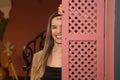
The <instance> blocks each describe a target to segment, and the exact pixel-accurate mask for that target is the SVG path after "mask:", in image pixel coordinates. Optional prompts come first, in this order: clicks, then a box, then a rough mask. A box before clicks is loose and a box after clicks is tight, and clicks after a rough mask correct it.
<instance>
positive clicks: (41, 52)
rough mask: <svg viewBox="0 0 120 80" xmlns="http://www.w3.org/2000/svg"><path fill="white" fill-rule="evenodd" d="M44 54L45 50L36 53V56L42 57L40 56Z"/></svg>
mask: <svg viewBox="0 0 120 80" xmlns="http://www.w3.org/2000/svg"><path fill="white" fill-rule="evenodd" d="M42 54H43V50H41V51H38V52H36V53H34V56H40V55H42Z"/></svg>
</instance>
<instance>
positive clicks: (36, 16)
mask: <svg viewBox="0 0 120 80" xmlns="http://www.w3.org/2000/svg"><path fill="white" fill-rule="evenodd" d="M60 3H61V0H13V7H12V10H11V13H10V20H9V23H8V25H7V28H6V31H5V34H4V39H3V41H4V42H6V41H11V42H13V43H14V45H15V48H16V52H15V54H14V55H13V56H12V61H13V64H14V67H15V70H16V72H17V75H18V76H24V75H25V72H24V71H23V70H22V66H23V65H25V62H24V60H23V57H22V50H23V47H24V45H25V44H26V43H27V42H28V41H30V40H31V39H33V38H34V37H35V36H36V35H37V34H39V33H40V32H41V31H43V30H44V29H45V28H46V26H47V22H48V18H49V16H50V15H51V14H52V12H54V11H55V10H57V8H58V6H59V4H60ZM2 60H3V61H2V63H3V65H5V63H6V60H7V58H6V56H4V55H2ZM10 74H11V73H10Z"/></svg>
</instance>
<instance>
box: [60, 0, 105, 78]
mask: <svg viewBox="0 0 120 80" xmlns="http://www.w3.org/2000/svg"><path fill="white" fill-rule="evenodd" d="M62 5H63V9H64V14H63V22H62V23H63V27H62V36H63V37H62V39H63V42H62V48H63V49H62V51H63V54H62V58H63V60H62V62H63V63H62V80H104V75H105V74H104V73H105V72H104V71H105V70H104V69H105V68H104V67H105V66H104V65H105V61H104V60H105V59H104V54H105V53H104V50H105V49H104V48H105V47H104V0H63V1H62Z"/></svg>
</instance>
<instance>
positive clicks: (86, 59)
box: [68, 40, 97, 80]
mask: <svg viewBox="0 0 120 80" xmlns="http://www.w3.org/2000/svg"><path fill="white" fill-rule="evenodd" d="M96 45H97V44H96V41H73V40H72V41H69V54H68V57H69V60H68V62H69V68H68V71H69V80H96V77H97V66H96V65H97V54H96Z"/></svg>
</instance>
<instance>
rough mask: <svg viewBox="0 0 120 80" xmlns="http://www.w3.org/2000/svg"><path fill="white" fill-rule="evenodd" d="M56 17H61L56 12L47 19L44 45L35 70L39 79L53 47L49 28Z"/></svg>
mask: <svg viewBox="0 0 120 80" xmlns="http://www.w3.org/2000/svg"><path fill="white" fill-rule="evenodd" d="M58 16H61V15H60V14H58V12H57V11H56V12H54V13H53V14H52V15H51V16H50V17H49V21H48V27H47V32H46V37H45V44H44V48H43V50H42V53H41V54H42V55H41V57H40V59H39V62H40V63H39V64H38V67H37V70H36V77H38V78H41V77H42V76H43V74H44V71H45V66H46V64H47V60H48V57H49V55H50V54H51V52H52V49H53V46H54V39H53V37H52V32H51V27H52V20H53V18H55V17H58ZM37 75H38V76H37ZM35 80H36V79H35Z"/></svg>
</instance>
